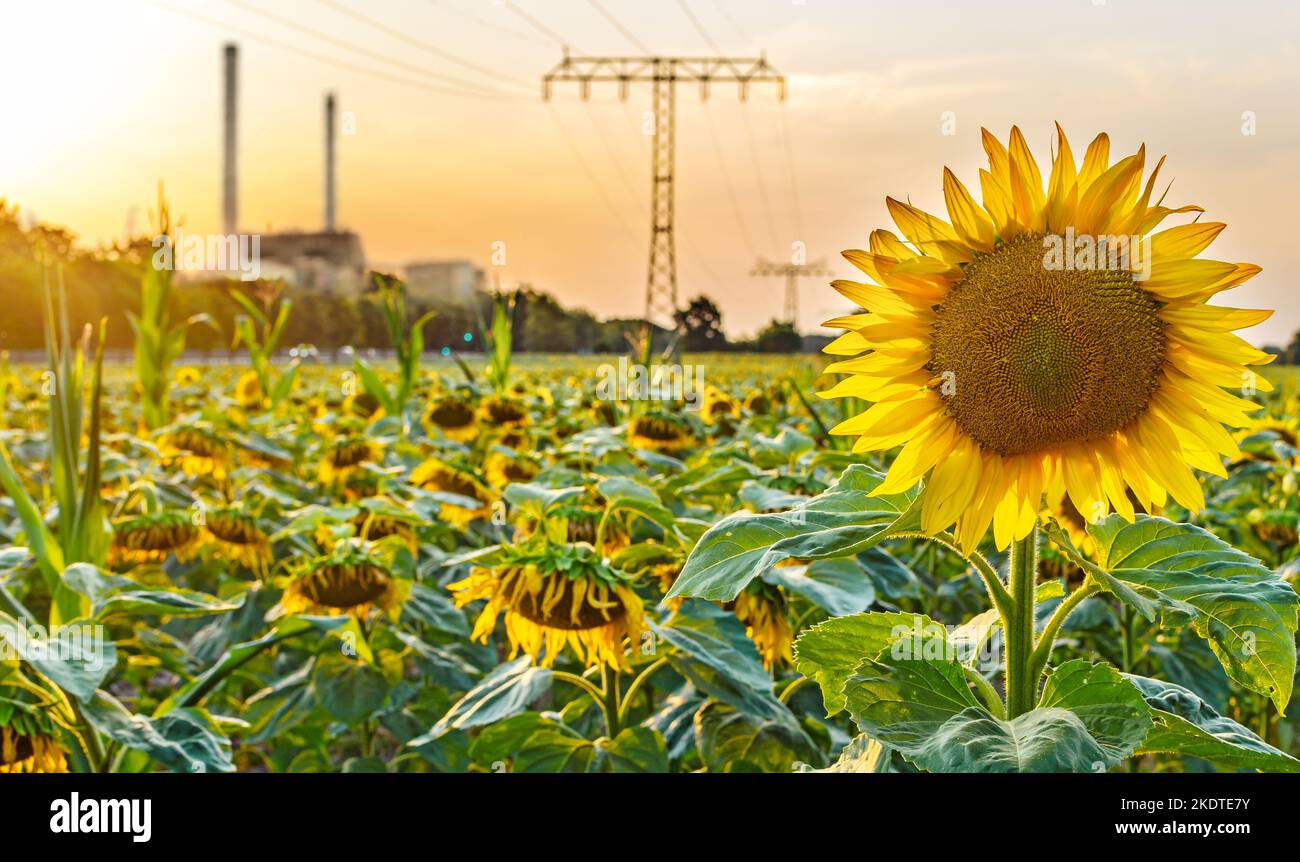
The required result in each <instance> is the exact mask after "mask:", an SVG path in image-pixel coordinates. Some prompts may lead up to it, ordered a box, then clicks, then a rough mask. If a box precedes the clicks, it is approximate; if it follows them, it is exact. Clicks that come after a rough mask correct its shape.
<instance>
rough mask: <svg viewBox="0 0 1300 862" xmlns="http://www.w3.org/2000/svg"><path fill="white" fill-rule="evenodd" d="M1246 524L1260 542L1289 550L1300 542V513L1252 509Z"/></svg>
mask: <svg viewBox="0 0 1300 862" xmlns="http://www.w3.org/2000/svg"><path fill="white" fill-rule="evenodd" d="M1246 523H1248V524H1250V527H1251V529H1252V530H1253V531H1254V532H1255V535H1256V536H1257V537H1258V538H1259V540H1260V541H1263V542H1268V543H1269V544H1272V545H1277V546H1278V547H1279V548H1289V547H1292V546H1293V545H1295V544H1296V542H1297V541H1300V513H1296V512H1278V511H1264V510H1263V509H1252V510H1251V511H1250V513H1249V514H1248V515H1247V516H1246Z"/></svg>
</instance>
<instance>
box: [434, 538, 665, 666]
mask: <svg viewBox="0 0 1300 862" xmlns="http://www.w3.org/2000/svg"><path fill="white" fill-rule="evenodd" d="M608 571H609V570H606V572H608ZM447 589H449V590H451V591H452V592H454V593H455V594H456V597H455V601H456V606H457V607H464V606H465V605H467V604H469V603H470V602H472V601H475V600H477V599H487V605H486V606H485V607H484V608H483V611H482V613H480V614H479V617H478V619H477V621H476V622H475V623H474V631H473V633H472V634H471V638H472V639H473V640H478V641H481V642H483V643H486V642H487V640H488V637H489V636H490V635H491V634H492V631H493V630H494V629H495V628H496V622H497V618H498V617H499V616H500V615H501V614H502V613H504V614H505V629H506V636H507V637H508V638H509V639H510V646H511V652H510V657H511V658H514V657H515V656H516V655H518V654H519V653H520V652H523V653H525V654H527V655H529V656H532V657H533V658H534V659H536V660H538V661H539V663H540V664H541V665H542V666H543V667H550V666H551V665H552V664H554V663H555V659H556V658H557V657H558V656H559V654H560V653H561V652H562V651H563V650H564V648H565V647H566V646H567V647H568V648H569V649H571V650H572V651H573V653H574V655H575V656H577V658H578V660H579V661H581V662H583V663H585V664H586V665H587V666H588V667H593V666H596V665H607V666H609V667H611V668H616V669H622V670H628V669H630V667H631V666H630V663H629V662H628V659H627V656H626V655H625V654H624V641H625V640H632V641H633V642H635V641H636V639H637V638H639V637H640V635H641V632H642V631H643V630H644V628H645V620H644V616H643V607H642V604H641V599H640V598H639V597H638V596H637V595H636V593H634V592H633V591H632V589H631V587H629V586H628V585H627V584H626V583H625V582H624V581H622V580H621V579H619V578H617V577H609V576H608V575H602V574H597V573H596V572H595V570H594V569H592V568H584V567H577V568H574V569H571V570H570V571H568V572H563V571H559V570H555V571H551V572H549V573H543V572H542V571H541V569H540V568H539V567H538V565H536V564H533V563H528V564H524V565H505V566H498V567H495V568H492V569H488V568H482V567H475V568H473V569H471V571H470V575H469V577H467V578H465V579H464V580H462V581H457V582H456V583H454V584H448V585H447Z"/></svg>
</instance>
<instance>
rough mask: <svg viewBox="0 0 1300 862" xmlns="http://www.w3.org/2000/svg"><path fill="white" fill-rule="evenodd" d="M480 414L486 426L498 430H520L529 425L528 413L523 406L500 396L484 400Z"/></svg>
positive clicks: (480, 406) (479, 410)
mask: <svg viewBox="0 0 1300 862" xmlns="http://www.w3.org/2000/svg"><path fill="white" fill-rule="evenodd" d="M478 413H479V417H480V418H481V419H482V421H483V424H484V425H487V426H488V427H489V428H496V429H498V430H506V429H511V428H520V427H522V426H524V425H527V424H528V411H527V410H526V409H524V406H523V405H522V404H520V403H519V402H518V401H515V400H513V399H510V398H502V397H500V396H498V395H493V396H492V397H491V398H484V399H483V403H482V404H480V405H479V408H478Z"/></svg>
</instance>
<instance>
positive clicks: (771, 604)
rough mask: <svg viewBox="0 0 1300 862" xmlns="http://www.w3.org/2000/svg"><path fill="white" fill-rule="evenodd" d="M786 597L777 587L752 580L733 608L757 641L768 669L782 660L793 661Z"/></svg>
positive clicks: (746, 629)
mask: <svg viewBox="0 0 1300 862" xmlns="http://www.w3.org/2000/svg"><path fill="white" fill-rule="evenodd" d="M785 608H786V603H785V597H784V596H782V595H781V594H780V592H779V591H778V590H777V589H776V588H775V587H769V586H766V585H764V584H759V585H757V586H755V585H753V584H751V585H750V586H748V587H746V588H745V589H744V590H743V591H742V592H741V593H740V595H738V596H736V601H735V604H734V605H733V607H732V611H733V612H734V613H735V615H736V618H737V619H739V620H740V621H741V622H742V623H744V624H745V635H746V636H747V637H748V638H749V639H750V640H752V641H753V642H754V646H755V647H757V648H758V654H759V656H760V657H761V658H762V659H763V665H764V666H765V667H767V668H768V669H769V670H770V669H771V668H772V667H773V666H775V665H776V663H777V662H779V661H784V662H786V663H790V662H793V661H794V656H793V654H792V653H791V646H792V645H793V644H794V628H793V627H792V626H791V625H790V620H789V619H788V618H787V617H786V613H785Z"/></svg>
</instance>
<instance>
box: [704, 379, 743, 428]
mask: <svg viewBox="0 0 1300 862" xmlns="http://www.w3.org/2000/svg"><path fill="white" fill-rule="evenodd" d="M736 413H737V411H736V402H735V401H733V400H732V399H731V397H730V396H729V395H727V394H726V393H724V392H723V391H722V390H721V389H718V388H717V387H716V386H710V387H708V388H707V389H706V390H705V391H704V404H703V405H701V407H700V418H701V419H702V420H704V422H705V423H706V424H708V425H712V424H714V423H715V422H718V421H719V420H721V419H724V418H726V419H734V418H736Z"/></svg>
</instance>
